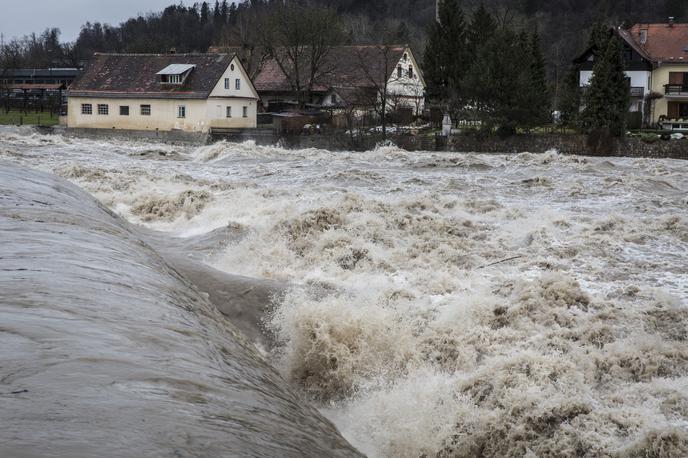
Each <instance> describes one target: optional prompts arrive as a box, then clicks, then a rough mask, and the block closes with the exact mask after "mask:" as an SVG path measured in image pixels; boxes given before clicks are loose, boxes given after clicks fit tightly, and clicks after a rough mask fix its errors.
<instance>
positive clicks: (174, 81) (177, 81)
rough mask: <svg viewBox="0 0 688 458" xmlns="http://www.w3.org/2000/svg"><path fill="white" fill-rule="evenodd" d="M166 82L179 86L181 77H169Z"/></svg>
mask: <svg viewBox="0 0 688 458" xmlns="http://www.w3.org/2000/svg"><path fill="white" fill-rule="evenodd" d="M167 82H168V83H170V84H180V83H181V82H182V75H169V76H168V77H167Z"/></svg>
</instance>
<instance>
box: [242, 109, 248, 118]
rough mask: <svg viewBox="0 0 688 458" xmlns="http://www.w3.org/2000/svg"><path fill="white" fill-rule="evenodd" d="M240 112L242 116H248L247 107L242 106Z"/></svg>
mask: <svg viewBox="0 0 688 458" xmlns="http://www.w3.org/2000/svg"><path fill="white" fill-rule="evenodd" d="M241 114H242V116H243V117H244V118H248V107H244V108H243V109H242V111H241Z"/></svg>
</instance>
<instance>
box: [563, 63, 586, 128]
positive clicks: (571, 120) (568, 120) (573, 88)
mask: <svg viewBox="0 0 688 458" xmlns="http://www.w3.org/2000/svg"><path fill="white" fill-rule="evenodd" d="M579 75H580V67H579V66H578V65H572V66H571V68H570V69H569V72H568V73H567V74H566V78H565V79H564V84H563V87H562V90H561V96H560V98H559V111H560V112H561V122H562V124H563V125H565V126H567V127H577V126H578V122H579V117H580V108H581V88H580V79H579V78H580V77H579Z"/></svg>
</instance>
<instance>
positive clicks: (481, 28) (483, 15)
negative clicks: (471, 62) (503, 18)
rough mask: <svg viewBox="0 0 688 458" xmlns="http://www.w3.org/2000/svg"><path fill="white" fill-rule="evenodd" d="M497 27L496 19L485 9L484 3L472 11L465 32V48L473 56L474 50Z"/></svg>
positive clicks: (489, 36) (487, 38)
mask: <svg viewBox="0 0 688 458" xmlns="http://www.w3.org/2000/svg"><path fill="white" fill-rule="evenodd" d="M496 29H497V21H495V19H494V17H493V16H492V15H491V14H490V13H489V12H488V11H487V9H486V8H485V5H484V4H482V3H481V4H480V6H479V7H478V8H477V9H476V10H475V11H474V12H473V16H472V17H471V22H470V24H469V25H468V30H467V33H466V48H467V49H468V51H469V52H471V54H472V55H471V57H472V58H475V52H476V50H477V49H478V48H480V46H482V45H483V44H485V43H486V42H487V40H489V39H490V38H491V37H492V35H493V34H494V32H495V30H496Z"/></svg>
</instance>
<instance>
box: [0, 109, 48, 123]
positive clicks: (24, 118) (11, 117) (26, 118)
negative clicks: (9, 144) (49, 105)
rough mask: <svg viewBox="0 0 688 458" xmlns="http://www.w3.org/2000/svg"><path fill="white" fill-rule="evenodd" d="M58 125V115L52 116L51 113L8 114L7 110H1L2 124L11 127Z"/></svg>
mask: <svg viewBox="0 0 688 458" xmlns="http://www.w3.org/2000/svg"><path fill="white" fill-rule="evenodd" d="M57 123H58V117H57V115H56V114H55V115H53V116H51V115H50V112H48V111H44V112H43V113H22V112H20V111H10V112H9V113H6V112H5V110H0V124H9V125H19V124H24V125H41V126H54V125H56V124H57Z"/></svg>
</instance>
